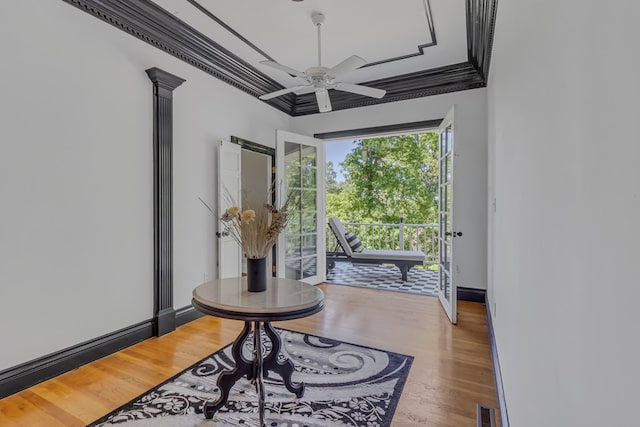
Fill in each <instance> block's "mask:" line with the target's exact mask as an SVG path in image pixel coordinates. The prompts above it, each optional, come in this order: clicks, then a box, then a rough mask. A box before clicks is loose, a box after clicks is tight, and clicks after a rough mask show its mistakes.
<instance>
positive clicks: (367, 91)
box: [335, 83, 387, 99]
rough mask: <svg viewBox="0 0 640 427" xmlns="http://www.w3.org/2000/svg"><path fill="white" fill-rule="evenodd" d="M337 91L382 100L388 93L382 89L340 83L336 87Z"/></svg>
mask: <svg viewBox="0 0 640 427" xmlns="http://www.w3.org/2000/svg"><path fill="white" fill-rule="evenodd" d="M335 89H336V90H341V91H343V92H351V93H357V94H358V95H364V96H370V97H371V98H378V99H380V98H382V97H383V96H384V95H385V94H386V93H387V91H386V90H382V89H376V88H373V87H369V86H362V85H354V84H352V83H338V84H336V87H335Z"/></svg>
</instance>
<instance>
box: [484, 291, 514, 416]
mask: <svg viewBox="0 0 640 427" xmlns="http://www.w3.org/2000/svg"><path fill="white" fill-rule="evenodd" d="M485 307H486V312H487V330H488V332H489V347H490V349H491V361H492V362H493V375H494V377H495V381H496V391H497V394H498V407H499V409H500V425H501V426H502V427H509V415H508V413H507V402H506V400H505V397H504V388H503V387H502V373H501V372H500V361H499V360H498V348H497V347H496V337H495V335H494V333H493V317H492V316H491V307H490V304H489V300H488V299H487V300H486V302H485Z"/></svg>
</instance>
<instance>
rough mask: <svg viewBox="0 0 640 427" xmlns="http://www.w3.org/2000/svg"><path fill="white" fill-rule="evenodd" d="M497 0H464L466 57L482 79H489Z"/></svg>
mask: <svg viewBox="0 0 640 427" xmlns="http://www.w3.org/2000/svg"><path fill="white" fill-rule="evenodd" d="M497 10H498V0H466V11H467V56H468V58H469V62H470V63H472V64H473V66H474V67H475V68H476V70H478V73H479V74H480V75H481V76H482V79H483V80H484V81H485V82H486V81H487V80H488V79H489V64H490V62H491V51H492V48H493V34H494V31H495V26H496V13H497Z"/></svg>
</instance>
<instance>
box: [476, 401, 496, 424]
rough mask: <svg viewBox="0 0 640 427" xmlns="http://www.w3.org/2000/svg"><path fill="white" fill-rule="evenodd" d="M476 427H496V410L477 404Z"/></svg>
mask: <svg viewBox="0 0 640 427" xmlns="http://www.w3.org/2000/svg"><path fill="white" fill-rule="evenodd" d="M476 420H477V427H496V410H495V409H494V408H491V407H489V406H482V405H480V404H478V406H477V407H476Z"/></svg>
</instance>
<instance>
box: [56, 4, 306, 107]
mask: <svg viewBox="0 0 640 427" xmlns="http://www.w3.org/2000/svg"><path fill="white" fill-rule="evenodd" d="M62 1H64V2H65V3H68V4H71V5H73V6H75V7H77V8H78V9H80V10H82V11H84V12H86V13H88V14H90V15H92V16H94V17H96V18H99V19H101V20H103V21H105V22H106V23H108V24H111V25H113V26H114V27H116V28H118V29H120V30H122V31H125V32H127V33H129V34H130V35H132V36H134V37H136V38H137V39H140V40H142V41H144V42H146V43H149V44H150V45H152V46H154V47H156V48H158V49H160V50H163V51H165V52H167V53H168V54H170V55H173V56H175V57H176V58H178V59H180V60H182V61H184V62H186V63H187V64H190V65H192V66H194V67H196V68H198V69H200V70H202V71H204V72H205V73H208V74H210V75H212V76H213V77H216V78H217V79H220V80H222V81H223V82H225V83H227V84H230V85H231V86H233V87H235V88H237V89H240V90H242V91H243V92H246V93H248V94H250V95H252V96H255V97H258V96H260V95H262V94H263V93H267V92H271V91H275V90H279V89H282V88H283V86H282V85H281V84H280V83H278V82H277V81H275V80H273V79H272V78H271V77H269V76H267V75H266V74H264V73H262V72H260V71H259V70H258V69H257V68H255V67H253V66H252V65H251V64H249V63H247V62H246V61H244V60H243V59H241V58H240V57H238V56H237V55H235V54H234V53H233V52H231V51H229V50H228V49H226V48H224V47H223V46H222V45H220V44H218V43H216V42H215V41H213V40H212V39H210V38H209V37H207V36H205V35H204V34H202V33H201V32H199V31H197V30H196V29H195V28H193V27H191V26H189V25H188V24H186V23H185V22H183V21H181V20H180V19H178V18H176V17H175V16H174V15H172V14H171V13H169V12H167V11H166V10H164V9H163V8H161V7H160V6H158V5H157V4H155V3H154V2H152V1H150V0H136V1H127V0H62ZM292 103H293V96H289V97H286V96H284V97H279V98H278V99H273V100H271V101H270V102H269V104H270V105H272V106H273V107H275V108H277V109H279V110H281V111H284V112H285V113H287V114H290V112H291V106H292Z"/></svg>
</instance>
